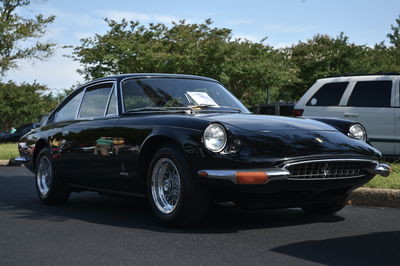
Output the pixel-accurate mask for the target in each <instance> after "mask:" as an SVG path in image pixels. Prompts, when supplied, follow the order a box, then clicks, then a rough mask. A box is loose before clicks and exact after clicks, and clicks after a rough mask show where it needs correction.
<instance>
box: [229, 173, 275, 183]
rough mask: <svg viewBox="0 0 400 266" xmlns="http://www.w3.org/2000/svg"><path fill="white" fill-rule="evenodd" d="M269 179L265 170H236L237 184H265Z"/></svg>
mask: <svg viewBox="0 0 400 266" xmlns="http://www.w3.org/2000/svg"><path fill="white" fill-rule="evenodd" d="M267 180H268V175H267V173H265V172H236V183H237V184H264V183H266V182H267Z"/></svg>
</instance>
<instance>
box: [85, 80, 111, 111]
mask: <svg viewBox="0 0 400 266" xmlns="http://www.w3.org/2000/svg"><path fill="white" fill-rule="evenodd" d="M112 86H113V84H112V83H110V84H100V85H97V86H94V87H91V88H87V89H86V92H85V96H84V97H83V101H82V105H81V111H80V113H79V118H88V117H101V116H104V113H105V111H106V107H107V103H108V99H109V97H110V93H111V89H112Z"/></svg>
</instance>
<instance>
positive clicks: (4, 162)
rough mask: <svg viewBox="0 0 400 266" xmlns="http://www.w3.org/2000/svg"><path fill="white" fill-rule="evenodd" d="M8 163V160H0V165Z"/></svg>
mask: <svg viewBox="0 0 400 266" xmlns="http://www.w3.org/2000/svg"><path fill="white" fill-rule="evenodd" d="M9 163H10V160H0V166H7V165H8V164H9Z"/></svg>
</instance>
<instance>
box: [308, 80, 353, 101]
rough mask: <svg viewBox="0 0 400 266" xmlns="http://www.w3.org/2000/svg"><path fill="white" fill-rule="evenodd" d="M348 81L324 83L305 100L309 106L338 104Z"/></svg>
mask: <svg viewBox="0 0 400 266" xmlns="http://www.w3.org/2000/svg"><path fill="white" fill-rule="evenodd" d="M348 84H349V83H348V82H332V83H326V84H324V85H323V86H322V87H321V88H319V90H318V91H317V92H316V93H315V94H314V95H313V97H311V99H310V100H309V101H308V102H307V105H311V106H335V105H339V102H340V99H341V98H342V95H343V93H344V91H345V89H346V87H347V85H348Z"/></svg>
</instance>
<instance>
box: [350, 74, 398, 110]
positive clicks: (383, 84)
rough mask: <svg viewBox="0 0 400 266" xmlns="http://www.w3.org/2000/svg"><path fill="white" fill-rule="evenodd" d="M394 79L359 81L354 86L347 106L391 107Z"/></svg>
mask: <svg viewBox="0 0 400 266" xmlns="http://www.w3.org/2000/svg"><path fill="white" fill-rule="evenodd" d="M391 94H392V81H390V80H378V81H359V82H357V83H356V85H355V86H354V89H353V92H352V93H351V95H350V98H349V102H348V103H347V106H355V107H390V97H391Z"/></svg>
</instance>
